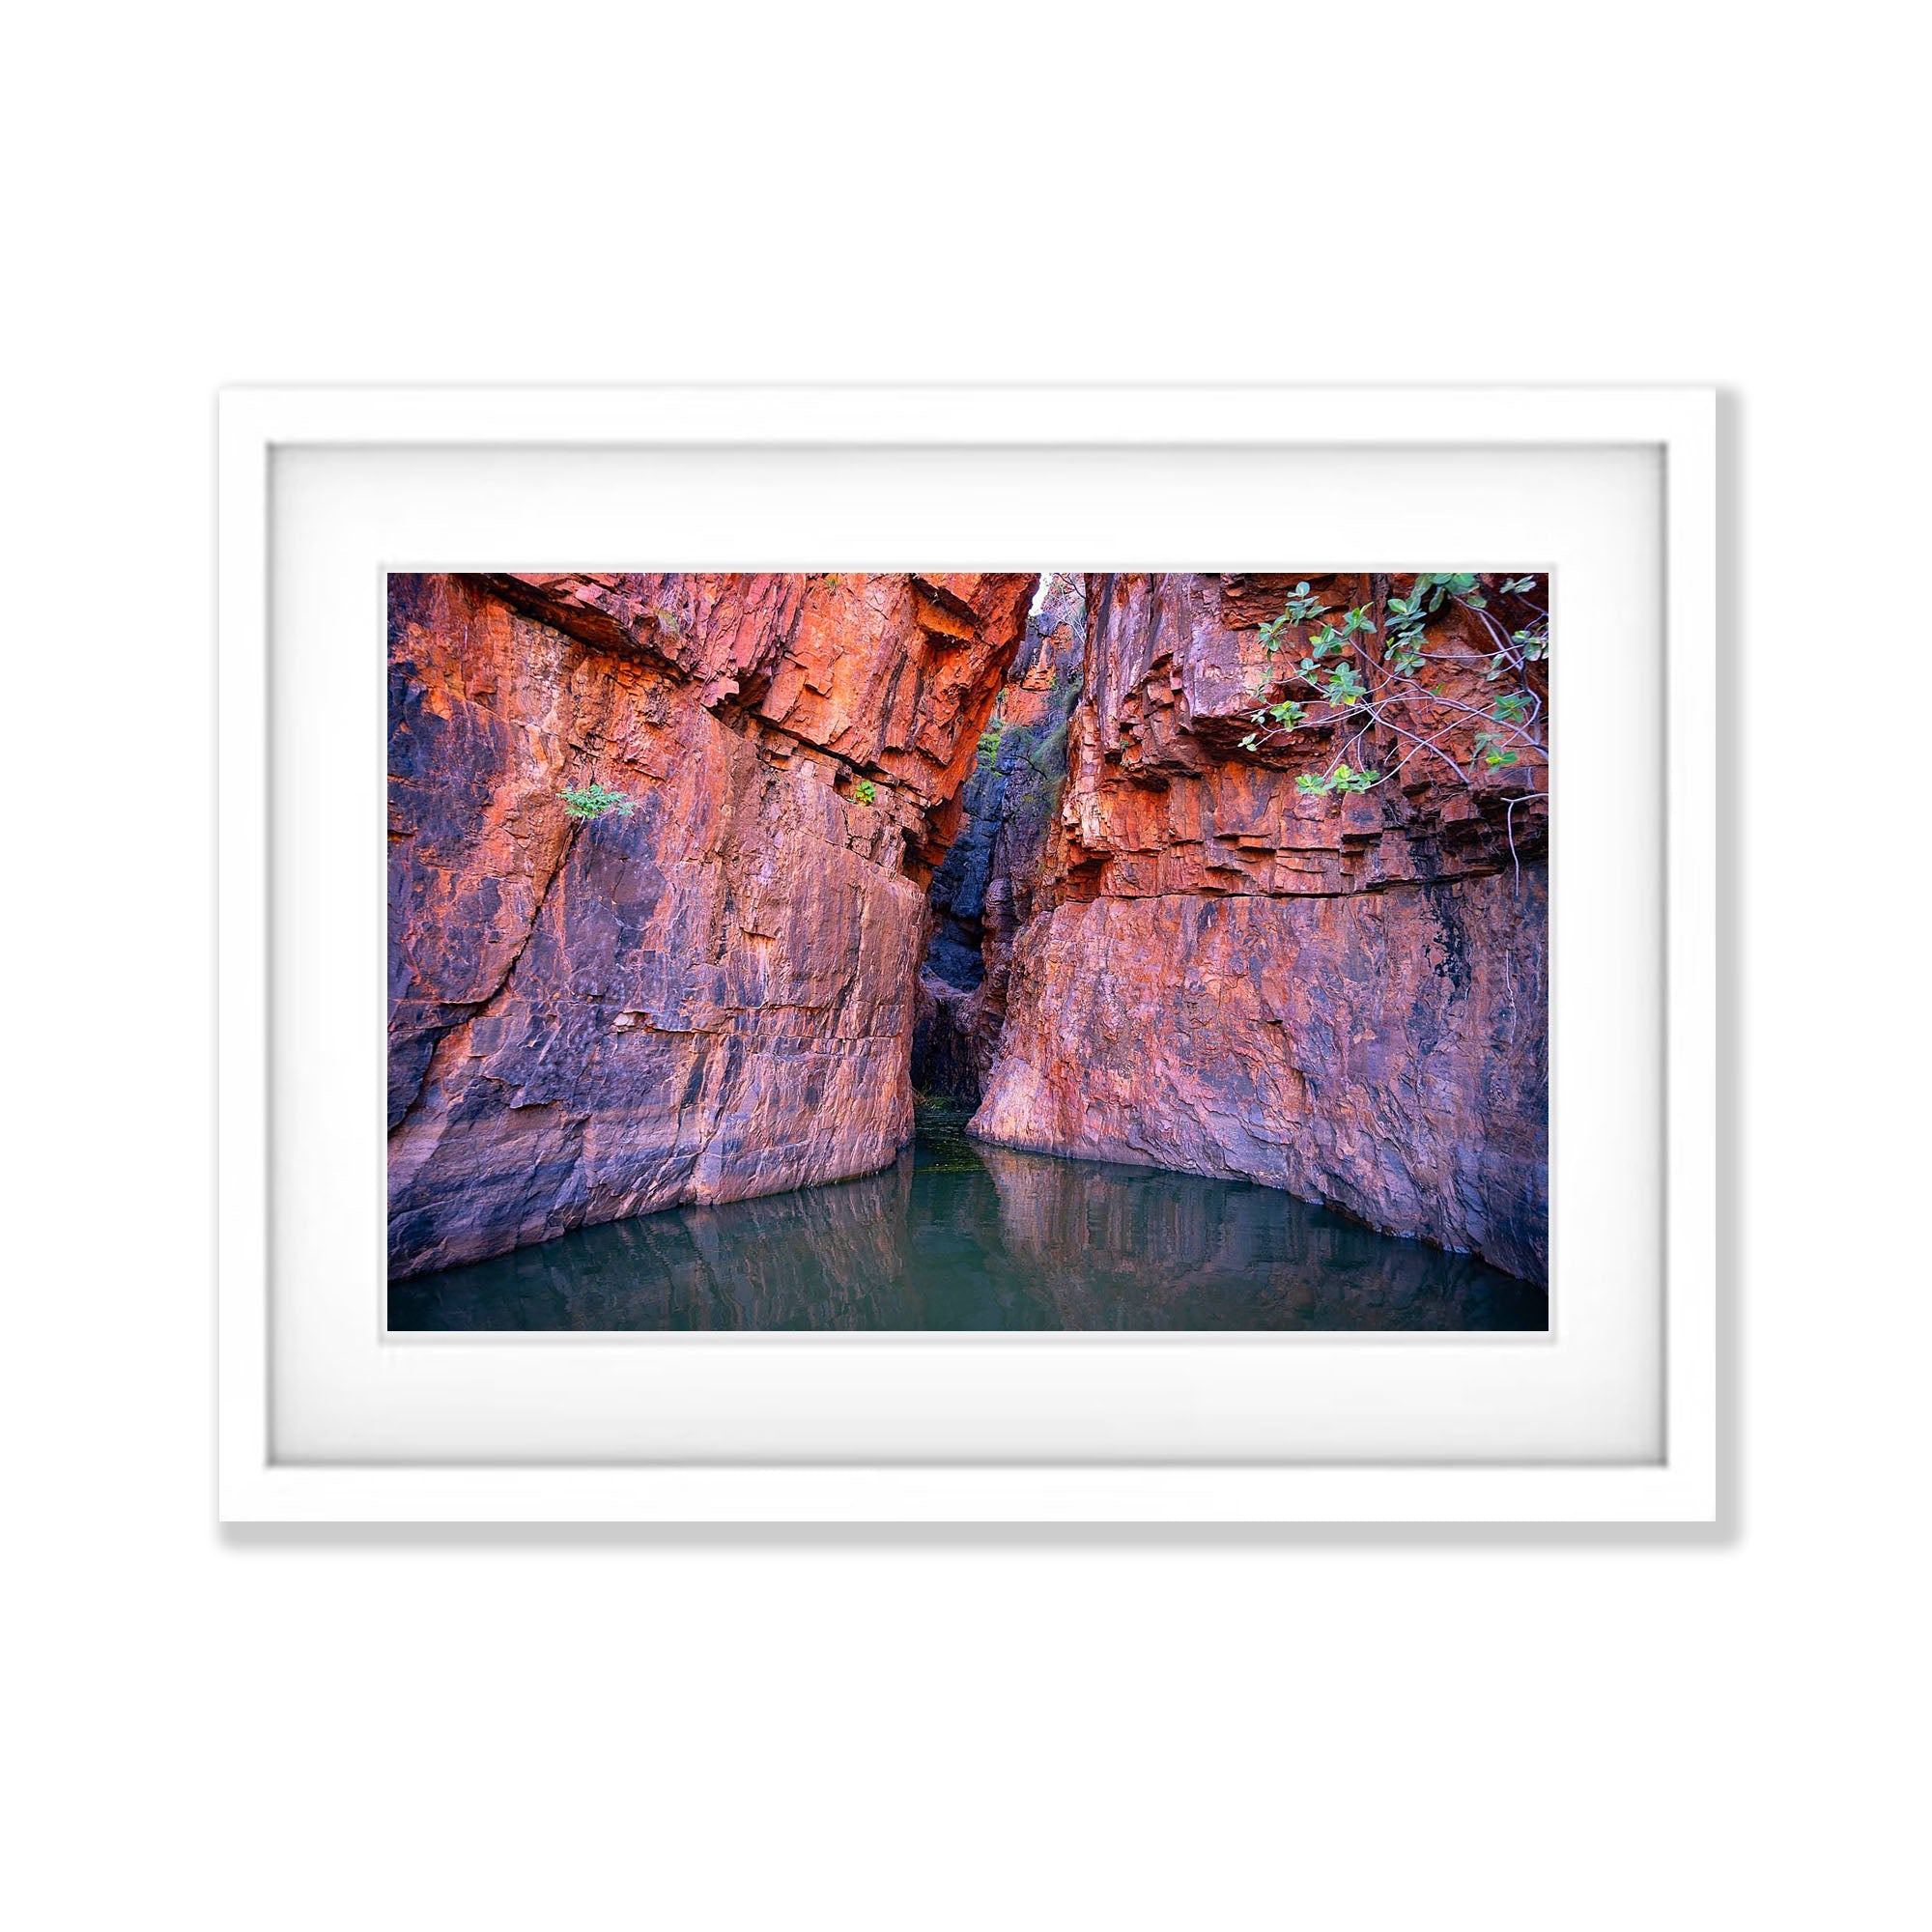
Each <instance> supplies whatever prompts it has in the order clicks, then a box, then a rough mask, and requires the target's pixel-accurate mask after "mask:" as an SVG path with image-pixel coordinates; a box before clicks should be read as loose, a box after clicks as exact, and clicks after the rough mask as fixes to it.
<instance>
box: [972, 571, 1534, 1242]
mask: <svg viewBox="0 0 1932 1932" xmlns="http://www.w3.org/2000/svg"><path fill="white" fill-rule="evenodd" d="M1295 581H1296V580H1295V579H1294V578H1293V576H1284V577H1271V578H1255V577H1223V576H1211V575H1191V574H1170V575H1157V576H1156V575H1117V576H1106V575H1096V576H1093V577H1090V578H1089V579H1088V581H1087V611H1086V617H1087V633H1088V645H1087V653H1086V682H1085V686H1084V690H1083V694H1082V698H1081V702H1080V704H1079V706H1078V708H1077V709H1076V710H1075V712H1074V714H1073V718H1072V722H1071V729H1070V732H1069V739H1068V764H1069V771H1068V777H1067V781H1066V784H1065V791H1064V793H1063V795H1062V799H1061V811H1060V824H1059V826H1058V828H1057V829H1056V833H1055V837H1054V838H1053V839H1052V840H1051V841H1050V843H1049V846H1048V848H1047V852H1046V855H1045V865H1044V876H1043V878H1042V880H1041V882H1040V884H1039V886H1038V888H1037V890H1036V892H1035V894H1034V898H1035V903H1036V905H1037V907H1038V910H1037V911H1036V912H1035V913H1034V916H1033V917H1032V918H1031V919H1030V920H1029V921H1028V922H1027V923H1025V924H1024V926H1023V928H1022V929H1021V930H1020V931H1019V933H1018V936H1017V939H1016V940H1015V941H1013V942H1012V961H1011V968H1010V975H1009V987H1008V989H1007V994H1006V1000H1005V1024H1004V1029H1003V1031H1002V1032H1001V1034H1000V1037H999V1043H998V1047H997V1051H996V1053H995V1055H994V1058H993V1062H992V1065H991V1066H990V1068H989V1069H988V1070H987V1072H986V1074H985V1077H984V1081H983V1099H982V1102H981V1104H980V1108H979V1111H978V1112H977V1114H976V1115H975V1116H974V1119H973V1122H972V1128H971V1131H972V1132H973V1133H975V1134H976V1135H978V1136H980V1138H983V1139H986V1140H990V1141H994V1142H1001V1143H1005V1144H1007V1145H1009V1146H1013V1147H1022V1148H1031V1149H1036V1150H1038V1151H1046V1152H1054V1153H1064V1154H1081V1155H1088V1156H1093V1157H1096V1158H1100V1159H1107V1160H1119V1161H1144V1162H1149V1163H1152V1164H1155V1165H1161V1166H1168V1167H1176V1168H1182V1169H1186V1170H1188V1171H1190V1172H1194V1173H1201V1174H1225V1175H1238V1176H1243V1177H1245V1178H1247V1179H1255V1180H1261V1181H1264V1182H1267V1183H1268V1184H1270V1185H1273V1186H1278V1187H1284V1188H1287V1189H1289V1190H1290V1191H1292V1192H1293V1193H1295V1194H1298V1195H1301V1196H1303V1197H1305V1198H1308V1199H1312V1200H1318V1201H1323V1202H1326V1203H1328V1204H1330V1205H1332V1206H1335V1207H1338V1208H1343V1209H1345V1210H1346V1211H1348V1212H1350V1213H1352V1214H1354V1215H1356V1216H1358V1217H1359V1218H1360V1219H1362V1220H1365V1221H1367V1222H1369V1223H1370V1224H1371V1225H1373V1226H1375V1227H1378V1228H1380V1229H1383V1230H1384V1231H1386V1232H1389V1233H1393V1234H1400V1235H1406V1236H1421V1237H1423V1238H1426V1239H1429V1240H1432V1241H1435V1242H1437V1243H1438V1244H1440V1245H1443V1246H1447V1247H1451V1248H1456V1249H1459V1250H1463V1251H1467V1252H1474V1253H1477V1254H1480V1255H1483V1256H1484V1257H1485V1258H1487V1259H1488V1260H1490V1261H1492V1262H1494V1263H1495V1264H1497V1265H1499V1266H1501V1267H1504V1268H1506V1269H1508V1270H1509V1271H1511V1272H1512V1273H1515V1274H1518V1275H1520V1276H1523V1277H1525V1278H1529V1279H1537V1280H1541V1279H1543V1278H1545V1276H1546V1274H1547V1267H1548V1236H1547V1212H1548V1208H1547V1194H1548V1165H1547V1162H1548V1151H1547V1139H1548V1123H1547V1116H1548V1060H1547V1045H1546V1016H1547V1007H1548V940H1547V914H1546V905H1547V892H1546V870H1545V849H1546V812H1545V810H1544V807H1543V805H1542V804H1541V803H1540V802H1537V801H1535V800H1534V799H1527V798H1525V794H1527V793H1535V792H1538V791H1540V790H1541V789H1542V788H1543V786H1544V784H1545V778H1546V775H1545V773H1544V772H1543V771H1542V769H1541V768H1540V766H1538V765H1537V764H1535V763H1534V762H1531V763H1527V764H1525V765H1524V766H1522V767H1520V768H1517V769H1514V770H1509V771H1503V772H1499V773H1494V774H1486V775H1485V776H1484V778H1483V779H1482V781H1479V783H1478V784H1477V785H1476V786H1475V787H1474V788H1473V789H1472V788H1471V787H1470V786H1468V785H1467V784H1465V783H1463V782H1461V781H1456V780H1455V779H1454V777H1453V774H1451V773H1449V772H1448V771H1447V770H1446V769H1444V768H1442V767H1440V766H1439V765H1436V766H1435V768H1434V769H1432V768H1431V766H1432V761H1431V760H1429V759H1427V758H1417V759H1415V760H1412V761H1411V764H1410V765H1409V766H1408V767H1406V768H1405V770H1404V773H1403V778H1402V781H1401V782H1400V783H1398V784H1392V785H1390V786H1389V787H1386V788H1384V789H1382V790H1378V791H1376V792H1373V793H1370V794H1367V795H1365V796H1361V797H1346V798H1344V797H1333V796H1330V797H1308V796H1305V795H1302V794H1299V793H1297V791H1296V789H1295V785H1294V779H1295V776H1296V775H1297V773H1299V772H1303V771H1311V770H1316V769H1319V768H1320V767H1321V765H1323V764H1325V763H1326V761H1327V759H1328V758H1329V757H1330V756H1331V755H1332V754H1333V752H1334V751H1335V750H1336V749H1337V744H1338V741H1337V740H1336V739H1335V738H1334V736H1333V735H1332V734H1331V732H1329V731H1311V732H1304V733H1301V734H1297V735H1296V736H1295V737H1294V738H1293V739H1291V740H1289V741H1287V742H1286V743H1285V744H1284V745H1283V746H1281V748H1280V749H1278V750H1275V751H1264V752H1259V753H1257V752H1250V751H1243V750H1242V749H1241V748H1240V743H1239V741H1240V739H1241V737H1242V736H1243V735H1244V734H1245V733H1246V732H1248V731H1249V730H1251V729H1252V728H1253V727H1252V724H1251V719H1252V714H1253V713H1254V711H1255V710H1256V709H1257V707H1258V704H1259V703H1260V701H1261V699H1260V698H1258V696H1257V695H1256V694H1257V690H1258V688H1259V687H1261V686H1262V685H1263V684H1264V681H1265V680H1267V679H1268V678H1269V677H1270V676H1271V675H1272V674H1275V673H1276V672H1277V668H1279V669H1281V670H1286V669H1287V668H1289V667H1291V666H1292V665H1293V662H1294V660H1295V659H1296V658H1298V657H1299V655H1300V651H1299V648H1298V647H1296V646H1291V647H1290V648H1289V649H1288V650H1287V651H1285V652H1284V653H1283V654H1282V657H1281V658H1280V660H1278V661H1272V662H1271V661H1270V660H1269V659H1268V658H1267V655H1266V654H1265V653H1264V650H1263V649H1262V646H1261V642H1260V637H1259V631H1258V627H1259V625H1260V624H1261V623H1262V622H1263V621H1264V620H1265V619H1267V618H1270V617H1272V616H1273V615H1275V614H1276V613H1277V612H1278V611H1280V609H1281V607H1282V603H1283V600H1284V597H1285V595H1286V592H1287V590H1288V588H1289V587H1290V586H1291V585H1292V584H1293V582H1295ZM1311 581H1312V582H1314V584H1315V586H1316V588H1317V589H1318V591H1320V592H1321V594H1322V595H1323V597H1324V598H1325V600H1326V601H1327V602H1328V603H1329V604H1331V605H1333V606H1335V607H1337V608H1347V607H1349V606H1351V605H1356V604H1368V605H1370V606H1372V607H1375V608H1377V609H1378V611H1379V607H1380V605H1381V604H1382V603H1383V601H1384V600H1385V599H1386V597H1387V596H1388V595H1389V594H1390V593H1391V591H1392V590H1393V591H1396V592H1400V591H1402V590H1404V589H1406V587H1407V581H1406V580H1404V579H1401V578H1396V579H1393V580H1390V579H1378V578H1372V577H1369V576H1367V575H1362V576H1358V577H1328V578H1321V577H1316V578H1313V579H1312V580H1311ZM1505 614H1506V615H1507V614H1509V613H1508V612H1507V611H1505ZM1378 631H1379V625H1378ZM1431 647H1432V649H1435V650H1440V651H1442V652H1444V653H1446V654H1447V655H1448V656H1449V657H1450V658H1451V659H1457V658H1459V657H1460V658H1463V659H1465V660H1466V662H1461V663H1458V662H1452V663H1450V664H1448V665H1446V666H1443V667H1439V668H1437V670H1436V672H1435V676H1436V678H1437V680H1438V682H1437V687H1436V688H1437V689H1438V690H1440V691H1441V692H1443V693H1445V694H1447V695H1448V696H1451V697H1461V698H1464V699H1473V700H1474V701H1478V702H1480V701H1481V697H1480V694H1481V691H1482V688H1483V686H1482V675H1481V672H1482V667H1483V665H1484V663H1485V662H1486V661H1487V659H1488V655H1489V648H1488V644H1487V641H1486V640H1485V639H1484V638H1483V637H1482V635H1481V633H1480V632H1479V631H1478V629H1477V627H1476V623H1475V620H1474V619H1473V618H1470V617H1468V616H1467V615H1466V613H1456V614H1455V615H1452V616H1451V617H1450V618H1448V619H1447V620H1446V621H1445V622H1444V623H1443V624H1442V625H1441V626H1440V627H1439V630H1438V632H1437V634H1436V635H1435V638H1434V639H1432V646H1431ZM1287 689H1288V687H1287V686H1285V685H1283V684H1281V683H1280V682H1279V681H1277V682H1276V683H1275V684H1274V686H1273V690H1272V693H1271V695H1272V696H1280V695H1282V694H1283V693H1284V692H1285V691H1286V690H1287ZM1430 711H1431V707H1429V706H1428V705H1427V704H1423V705H1419V706H1418V708H1417V715H1416V716H1415V717H1414V718H1413V719H1412V720H1410V721H1408V722H1409V723H1410V724H1411V725H1412V726H1413V729H1414V731H1415V732H1416V733H1417V734H1418V735H1426V734H1427V733H1428V732H1429V731H1430V730H1433V729H1435V728H1437V727H1438V726H1440V725H1443V724H1444V723H1445V722H1449V721H1450V720H1451V714H1450V713H1449V712H1448V711H1447V710H1443V711H1441V712H1439V713H1436V714H1435V715H1429V714H1430ZM1474 728H1476V727H1475V725H1473V724H1472V725H1466V726H1462V725H1455V726H1453V728H1452V731H1451V736H1450V738H1449V739H1447V740H1445V743H1446V744H1450V745H1451V746H1452V747H1453V748H1454V749H1455V750H1457V751H1459V752H1461V751H1463V750H1466V745H1467V737H1468V733H1470V732H1472V731H1473V730H1474ZM1402 744H1403V741H1401V740H1400V739H1398V738H1396V737H1395V735H1394V734H1392V733H1383V734H1380V737H1379V739H1376V740H1371V741H1370V742H1369V743H1367V744H1366V745H1365V746H1364V747H1363V748H1362V754H1361V755H1358V756H1356V757H1355V758H1353V759H1352V760H1351V761H1352V762H1354V763H1356V764H1357V765H1358V766H1361V765H1364V764H1366V765H1368V766H1369V767H1370V768H1371V769H1375V770H1378V771H1383V770H1389V769H1391V768H1392V766H1393V763H1394V760H1395V759H1396V758H1397V757H1398V756H1399V755H1400V753H1401V750H1402ZM1513 799H1514V800H1516V801H1517V802H1516V803H1515V804H1512V800H1513ZM991 896H992V895H990V894H989V902H990V899H991Z"/></svg>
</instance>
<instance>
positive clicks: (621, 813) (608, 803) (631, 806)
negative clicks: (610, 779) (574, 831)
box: [557, 783, 638, 824]
mask: <svg viewBox="0 0 1932 1932" xmlns="http://www.w3.org/2000/svg"><path fill="white" fill-rule="evenodd" d="M557 796H558V797H559V798H560V799H562V800H563V809H564V810H565V811H567V812H568V813H569V814H570V815H571V817H573V818H574V819H576V820H578V822H579V823H580V824H582V823H583V822H585V821H587V820H589V819H592V818H602V817H604V816H605V815H606V813H608V812H612V811H614V812H615V813H616V814H617V816H618V817H619V818H629V817H630V815H631V814H632V812H634V811H635V810H637V809H638V808H637V803H636V801H635V800H633V799H629V798H626V797H625V795H624V794H623V793H622V792H620V791H612V790H611V787H610V786H609V785H605V784H596V783H591V784H587V785H565V786H564V788H563V789H562V790H561V791H560V792H558V793H557Z"/></svg>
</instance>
